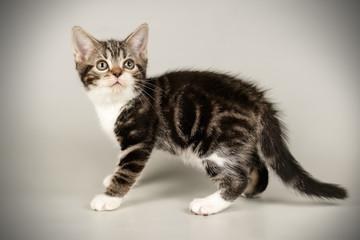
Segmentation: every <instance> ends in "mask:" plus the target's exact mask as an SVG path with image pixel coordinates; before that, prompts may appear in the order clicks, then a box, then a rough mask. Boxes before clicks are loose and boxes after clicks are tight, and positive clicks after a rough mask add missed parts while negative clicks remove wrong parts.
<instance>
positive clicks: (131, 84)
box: [72, 24, 347, 215]
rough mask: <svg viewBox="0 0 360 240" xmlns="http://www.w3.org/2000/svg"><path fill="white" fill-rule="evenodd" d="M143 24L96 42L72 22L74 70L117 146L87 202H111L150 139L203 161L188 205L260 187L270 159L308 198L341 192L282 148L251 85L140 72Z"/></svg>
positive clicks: (208, 208) (274, 121)
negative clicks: (203, 181) (209, 190)
mask: <svg viewBox="0 0 360 240" xmlns="http://www.w3.org/2000/svg"><path fill="white" fill-rule="evenodd" d="M147 42H148V26H147V25H146V24H143V25H141V26H140V27H139V28H137V29H136V30H135V31H134V32H133V33H132V34H131V35H130V36H128V37H127V38H126V39H125V40H124V41H116V40H108V41H98V40H96V39H95V38H94V37H92V36H90V35H89V34H88V33H87V32H85V31H84V30H83V29H82V28H80V27H74V28H73V31H72V44H73V52H74V56H75V62H76V69H77V70H78V72H79V76H80V79H81V81H82V83H83V85H84V87H85V89H86V91H87V93H88V95H89V97H90V99H91V100H92V102H93V103H94V105H95V109H96V111H97V114H98V116H99V119H100V123H101V126H102V128H103V129H104V131H105V132H106V134H107V135H108V136H109V137H110V138H111V139H113V141H115V142H116V143H117V144H119V145H120V150H121V157H120V162H119V164H118V166H117V168H116V171H115V173H114V174H112V175H111V176H109V177H107V178H105V179H104V185H105V186H106V190H105V193H104V194H100V195H97V196H96V197H95V198H94V199H93V200H92V201H91V203H90V205H91V208H92V209H93V210H96V211H106V210H114V209H116V208H118V207H119V205H120V203H121V201H122V199H123V197H124V196H125V195H126V194H127V193H128V192H129V190H130V188H131V186H132V185H133V184H134V183H135V180H136V178H137V177H138V176H139V175H140V173H141V171H142V170H143V168H144V167H145V164H146V162H147V160H148V159H149V156H150V154H151V152H152V151H153V149H154V148H156V149H161V150H165V151H167V152H169V153H171V154H175V155H178V156H180V157H182V158H183V159H184V161H186V162H187V163H189V164H190V165H194V166H196V167H199V168H201V169H203V170H204V171H205V172H206V173H207V174H208V175H209V177H210V178H211V179H212V180H213V181H214V182H215V183H216V184H217V188H218V190H217V191H216V192H215V193H213V194H212V195H210V196H208V197H205V198H201V199H195V200H193V201H192V202H191V203H190V211H191V212H192V213H194V214H200V215H209V214H214V213H217V212H219V211H222V210H224V209H225V208H227V207H229V206H230V205H231V204H232V203H233V202H234V201H235V200H236V199H237V198H238V197H239V196H240V195H242V196H244V197H253V196H255V195H257V194H259V193H261V192H263V191H264V190H265V188H266V187H267V184H268V170H267V167H270V168H271V169H272V170H274V171H275V173H277V174H278V175H279V177H280V178H281V180H282V181H283V182H284V183H285V184H286V185H288V186H290V187H292V188H294V189H295V190H297V191H298V192H300V193H301V194H305V195H307V196H310V197H316V198H327V199H345V198H346V197H347V192H346V190H345V189H343V188H341V187H339V186H337V185H335V184H328V183H322V182H320V181H318V180H316V179H314V178H313V177H312V176H311V175H310V174H309V173H308V172H306V171H305V170H304V169H303V168H302V167H301V166H300V165H299V163H298V162H297V161H296V160H295V158H294V157H293V156H292V155H291V153H290V152H289V150H288V147H287V145H286V142H285V137H284V128H283V126H282V123H281V121H280V120H279V118H278V114H277V111H276V109H275V108H274V106H273V104H272V103H271V102H269V101H268V99H267V98H266V97H265V96H264V92H263V91H261V90H259V89H258V88H256V87H255V86H254V85H253V84H251V83H248V82H245V81H242V80H240V79H238V78H235V77H232V76H229V75H224V74H220V73H216V72H200V71H176V72H168V73H166V74H163V75H161V76H158V77H154V78H147V77H146V66H147Z"/></svg>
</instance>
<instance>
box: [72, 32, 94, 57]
mask: <svg viewBox="0 0 360 240" xmlns="http://www.w3.org/2000/svg"><path fill="white" fill-rule="evenodd" d="M98 45H99V42H98V41H97V40H96V39H95V38H93V37H92V36H91V35H90V34H88V33H87V32H86V31H85V30H84V29H82V28H81V27H73V29H72V48H73V52H74V56H75V61H77V62H86V61H87V60H89V57H90V55H91V53H92V52H93V51H94V50H95V49H96V48H97V46H98Z"/></svg>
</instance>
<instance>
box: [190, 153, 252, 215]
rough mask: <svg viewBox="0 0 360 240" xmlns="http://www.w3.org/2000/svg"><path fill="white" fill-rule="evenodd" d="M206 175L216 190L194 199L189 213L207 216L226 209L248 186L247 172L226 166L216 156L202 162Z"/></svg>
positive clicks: (239, 168)
mask: <svg viewBox="0 0 360 240" xmlns="http://www.w3.org/2000/svg"><path fill="white" fill-rule="evenodd" d="M202 163H203V166H204V168H205V170H206V172H207V174H208V175H209V176H210V177H211V178H212V180H214V181H215V182H216V183H217V186H218V190H217V191H216V192H215V193H214V194H211V195H209V196H207V197H205V198H199V199H194V200H193V201H192V202H191V203H190V211H191V212H192V213H194V214H196V215H204V216H208V215H211V214H215V213H218V212H220V211H222V210H224V209H226V208H228V207H229V206H230V205H231V204H232V203H233V202H234V201H235V200H236V199H237V198H238V197H239V196H240V195H241V193H243V192H244V190H245V188H246V186H247V184H248V181H249V180H248V171H246V170H245V169H243V168H242V167H241V166H233V168H231V167H229V166H225V165H226V161H225V160H222V159H221V158H219V157H218V156H215V157H213V158H211V157H209V158H208V159H206V160H203V161H202Z"/></svg>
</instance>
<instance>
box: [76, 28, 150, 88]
mask: <svg viewBox="0 0 360 240" xmlns="http://www.w3.org/2000/svg"><path fill="white" fill-rule="evenodd" d="M147 43H148V25H147V24H143V25H141V26H139V27H138V28H137V29H136V30H135V31H134V32H133V33H132V34H130V35H129V36H128V37H127V38H126V39H125V40H124V41H116V40H108V41H98V40H96V39H95V38H94V37H92V36H91V35H90V34H88V33H87V32H86V31H85V30H84V29H82V28H81V27H74V28H73V30H72V47H73V53H74V57H75V62H76V69H77V71H78V72H79V76H80V79H81V81H82V83H83V85H84V87H85V89H86V90H87V91H88V92H97V93H98V94H99V93H101V94H105V95H106V94H110V95H111V94H126V92H127V93H131V92H132V93H133V92H136V91H137V88H138V87H139V85H138V84H139V81H141V79H145V77H146V66H147Z"/></svg>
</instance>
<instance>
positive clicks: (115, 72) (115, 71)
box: [111, 67, 122, 78]
mask: <svg viewBox="0 0 360 240" xmlns="http://www.w3.org/2000/svg"><path fill="white" fill-rule="evenodd" d="M111 73H112V74H113V75H114V76H115V77H117V78H118V77H120V75H121V74H122V69H121V68H119V67H115V68H114V69H113V70H112V71H111Z"/></svg>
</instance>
